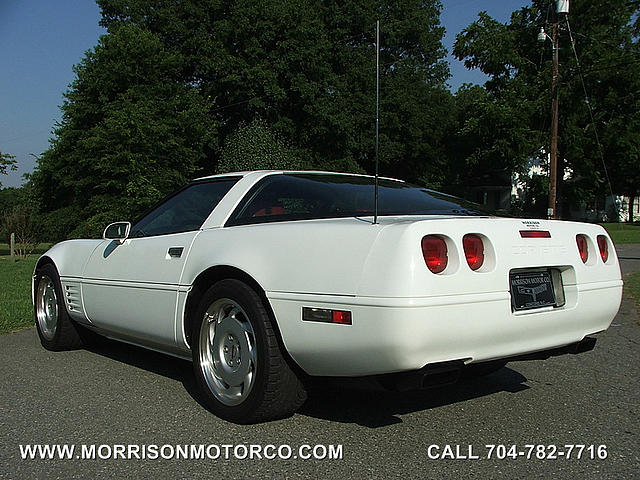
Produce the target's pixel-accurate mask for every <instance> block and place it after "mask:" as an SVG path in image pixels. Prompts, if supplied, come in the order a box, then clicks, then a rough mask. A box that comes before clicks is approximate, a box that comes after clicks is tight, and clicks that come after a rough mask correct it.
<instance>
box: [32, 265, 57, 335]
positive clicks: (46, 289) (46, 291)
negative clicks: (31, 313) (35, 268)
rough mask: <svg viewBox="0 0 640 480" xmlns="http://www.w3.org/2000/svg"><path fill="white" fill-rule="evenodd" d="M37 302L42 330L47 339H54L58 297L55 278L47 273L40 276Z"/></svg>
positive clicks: (37, 315)
mask: <svg viewBox="0 0 640 480" xmlns="http://www.w3.org/2000/svg"><path fill="white" fill-rule="evenodd" d="M35 304H36V318H37V319H38V326H39V327H40V332H42V335H43V336H44V337H45V338H46V339H47V340H53V337H54V336H55V334H56V328H57V326H58V297H57V295H56V287H55V285H54V283H53V280H51V278H49V277H48V276H47V275H43V276H42V277H40V281H39V282H38V289H37V290H36V301H35Z"/></svg>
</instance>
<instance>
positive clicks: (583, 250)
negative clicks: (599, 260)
mask: <svg viewBox="0 0 640 480" xmlns="http://www.w3.org/2000/svg"><path fill="white" fill-rule="evenodd" d="M576 244H577V245H578V252H580V258H581V259H582V263H587V260H588V259H589V246H588V245H587V237H586V236H585V235H582V234H578V235H576Z"/></svg>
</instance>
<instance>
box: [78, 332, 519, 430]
mask: <svg viewBox="0 0 640 480" xmlns="http://www.w3.org/2000/svg"><path fill="white" fill-rule="evenodd" d="M87 350H88V351H90V352H93V353H96V354H98V355H102V356H104V357H107V358H110V359H112V360H115V361H118V362H122V363H125V364H127V365H131V366H133V367H137V368H141V369H143V370H146V371H148V372H152V373H155V374H157V375H162V376H164V377H167V378H171V379H173V380H176V381H179V382H181V383H182V385H183V386H184V388H185V390H186V391H187V393H189V395H190V396H191V397H192V398H193V399H194V400H195V401H196V402H198V403H199V404H200V405H201V406H202V407H203V408H206V406H205V404H204V402H203V401H202V398H201V396H200V394H199V391H198V388H197V386H196V383H195V378H194V376H193V372H192V367H191V363H190V362H188V361H186V360H181V359H178V358H174V357H171V356H169V355H165V354H162V353H157V352H153V351H150V350H146V349H143V348H141V347H136V346H133V345H129V344H126V343H121V342H117V341H113V340H108V339H100V340H99V341H96V342H94V344H93V345H91V346H90V347H88V348H87ZM526 381H527V379H526V378H525V377H524V376H523V375H522V374H520V373H519V372H517V371H515V370H512V369H510V368H508V367H505V368H502V369H501V370H499V371H497V372H495V373H493V374H491V375H488V376H486V377H481V378H477V379H471V380H461V381H460V382H459V383H456V384H454V385H448V386H444V387H435V388H430V389H426V390H418V391H411V392H403V393H397V392H390V391H386V390H382V389H380V388H378V389H376V388H373V387H368V386H363V385H359V383H358V382H344V381H342V382H339V383H337V382H335V381H334V380H331V379H318V380H316V381H313V382H312V383H311V385H310V388H309V397H308V399H307V402H306V403H305V404H304V405H303V406H302V407H301V408H300V410H299V411H298V414H300V415H304V416H308V417H312V418H318V419H322V420H329V421H332V422H340V423H354V424H358V425H362V426H366V427H369V428H377V427H383V426H386V425H392V424H395V423H402V419H400V418H399V417H398V415H402V414H407V413H412V412H417V411H422V410H429V409H435V408H438V407H442V406H445V405H451V404H455V403H459V402H464V401H467V400H471V399H474V398H479V397H484V396H487V395H492V394H494V393H498V392H510V393H517V392H520V391H522V390H526V389H528V388H529V387H528V386H527V385H525V384H524V382H526Z"/></svg>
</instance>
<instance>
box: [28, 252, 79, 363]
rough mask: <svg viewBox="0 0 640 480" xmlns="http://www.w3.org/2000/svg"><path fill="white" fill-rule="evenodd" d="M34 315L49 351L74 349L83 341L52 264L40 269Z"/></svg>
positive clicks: (36, 276) (38, 271) (35, 293)
mask: <svg viewBox="0 0 640 480" xmlns="http://www.w3.org/2000/svg"><path fill="white" fill-rule="evenodd" d="M34 287H35V291H34V314H35V320H36V329H37V331H38V336H39V337H40V343H42V346H43V347H44V348H46V349H47V350H54V351H57V350H70V349H74V348H80V347H81V346H82V344H83V342H82V339H81V337H80V335H79V333H78V329H77V327H76V325H75V324H74V323H73V321H72V320H71V319H70V318H69V314H68V313H67V309H66V306H65V304H64V297H63V295H62V286H61V285H60V277H59V275H58V271H57V270H56V267H54V266H53V265H52V264H50V263H48V264H45V265H43V266H42V267H40V268H38V269H37V270H36V274H35V282H34Z"/></svg>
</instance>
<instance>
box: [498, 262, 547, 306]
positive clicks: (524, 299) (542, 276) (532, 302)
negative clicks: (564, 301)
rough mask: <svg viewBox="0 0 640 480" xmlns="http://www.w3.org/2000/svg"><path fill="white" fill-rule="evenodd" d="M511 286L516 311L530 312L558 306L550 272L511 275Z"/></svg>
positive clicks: (512, 300) (512, 301)
mask: <svg viewBox="0 0 640 480" xmlns="http://www.w3.org/2000/svg"><path fill="white" fill-rule="evenodd" d="M509 284H510V286H511V303H512V304H513V309H514V310H530V309H532V308H542V307H548V306H550V305H552V306H555V305H556V294H555V291H554V289H553V281H552V280H551V273H549V272H548V271H538V272H519V273H511V274H510V275H509Z"/></svg>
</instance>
